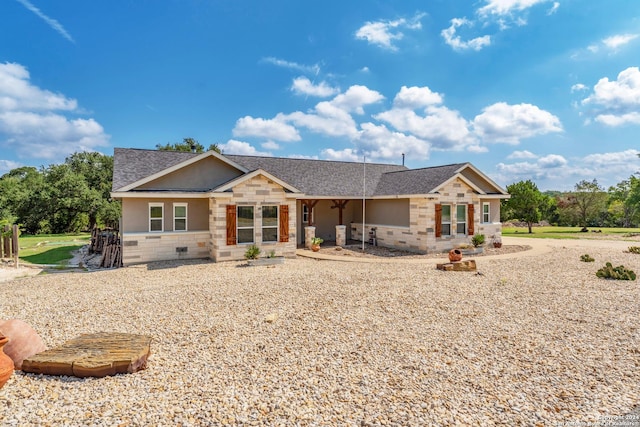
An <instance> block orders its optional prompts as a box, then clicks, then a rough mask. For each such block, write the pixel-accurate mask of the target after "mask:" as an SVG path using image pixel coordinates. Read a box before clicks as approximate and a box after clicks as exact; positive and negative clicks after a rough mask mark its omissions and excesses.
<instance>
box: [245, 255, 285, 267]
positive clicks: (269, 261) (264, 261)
mask: <svg viewBox="0 0 640 427" xmlns="http://www.w3.org/2000/svg"><path fill="white" fill-rule="evenodd" d="M247 264H249V265H250V266H252V267H257V266H261V265H276V264H284V257H273V258H258V259H248V260H247Z"/></svg>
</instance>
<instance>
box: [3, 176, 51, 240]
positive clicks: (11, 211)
mask: <svg viewBox="0 0 640 427" xmlns="http://www.w3.org/2000/svg"><path fill="white" fill-rule="evenodd" d="M49 190H50V188H49V185H48V183H47V182H45V180H44V175H43V173H42V170H41V171H38V169H36V168H34V167H31V166H23V167H19V168H16V169H13V170H11V171H10V172H8V173H6V174H4V175H3V176H2V177H0V194H1V195H2V196H0V197H1V198H2V203H3V210H2V211H3V214H2V215H3V218H5V219H10V220H11V222H17V223H18V224H20V226H21V227H22V228H23V229H24V230H25V231H26V232H27V233H30V234H35V233H38V232H40V230H41V229H45V231H48V227H49V222H48V203H49Z"/></svg>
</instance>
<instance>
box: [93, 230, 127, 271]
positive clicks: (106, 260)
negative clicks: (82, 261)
mask: <svg viewBox="0 0 640 427" xmlns="http://www.w3.org/2000/svg"><path fill="white" fill-rule="evenodd" d="M89 253H90V254H95V253H98V254H102V258H101V259H100V267H106V268H113V267H116V268H118V267H122V247H121V241H120V233H118V230H113V229H112V228H105V229H104V230H101V229H99V228H97V227H96V228H94V229H93V230H92V231H91V242H90V243H89Z"/></svg>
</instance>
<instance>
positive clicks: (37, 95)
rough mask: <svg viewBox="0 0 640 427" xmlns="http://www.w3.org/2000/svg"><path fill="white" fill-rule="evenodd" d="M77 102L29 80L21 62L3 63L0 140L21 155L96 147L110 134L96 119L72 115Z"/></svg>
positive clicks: (57, 155) (0, 71) (58, 155)
mask: <svg viewBox="0 0 640 427" xmlns="http://www.w3.org/2000/svg"><path fill="white" fill-rule="evenodd" d="M61 112H64V113H66V114H70V113H78V103H77V101H76V100H75V99H70V98H67V97H65V96H64V95H62V94H59V93H53V92H51V91H48V90H45V89H41V88H39V87H37V86H35V85H33V84H32V83H31V81H30V75H29V72H28V71H27V69H26V68H25V67H23V66H22V65H20V64H11V63H5V64H0V144H2V145H3V146H5V147H7V148H10V149H11V150H14V151H15V152H17V153H18V155H19V156H21V157H29V158H44V159H61V158H64V156H67V155H69V154H71V153H73V152H76V151H94V150H95V149H96V148H97V147H103V146H106V145H108V143H109V135H107V134H106V133H105V132H104V129H103V128H102V126H101V125H100V124H99V123H98V122H96V121H95V120H94V119H91V118H90V119H85V118H69V117H66V116H65V115H63V114H62V113H61Z"/></svg>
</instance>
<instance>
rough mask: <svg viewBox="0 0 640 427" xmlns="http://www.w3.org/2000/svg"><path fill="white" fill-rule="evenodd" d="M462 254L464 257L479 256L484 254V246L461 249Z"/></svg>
mask: <svg viewBox="0 0 640 427" xmlns="http://www.w3.org/2000/svg"><path fill="white" fill-rule="evenodd" d="M460 252H462V255H464V256H469V255H477V254H481V253H483V252H484V248H483V247H482V246H479V247H477V248H470V249H460Z"/></svg>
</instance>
